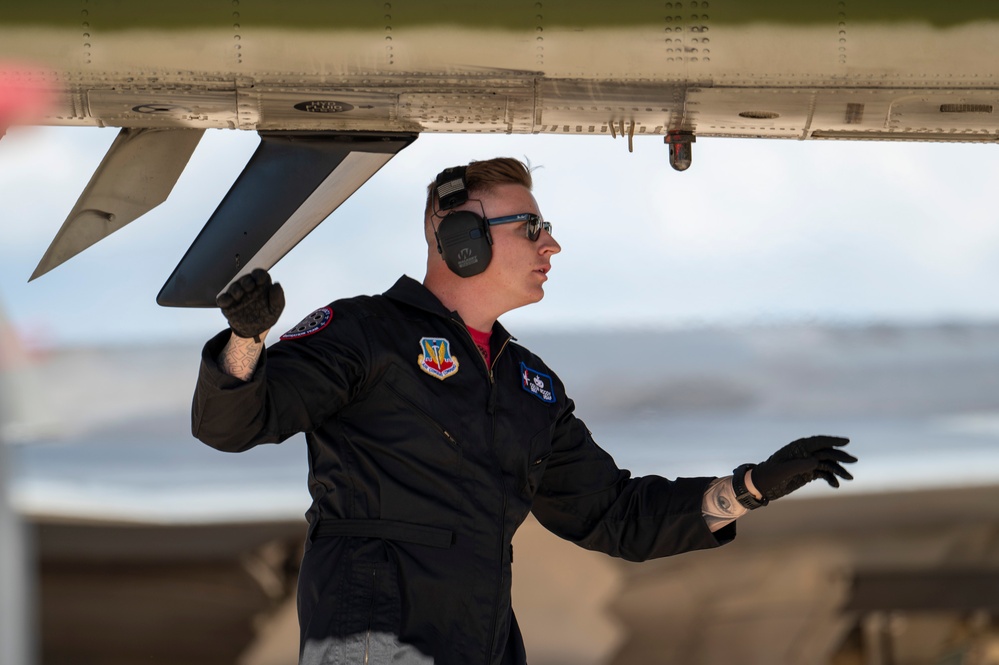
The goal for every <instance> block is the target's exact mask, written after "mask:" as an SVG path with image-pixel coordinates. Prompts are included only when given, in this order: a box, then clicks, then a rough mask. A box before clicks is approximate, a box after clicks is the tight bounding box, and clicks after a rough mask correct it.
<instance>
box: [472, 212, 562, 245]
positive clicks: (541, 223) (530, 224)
mask: <svg viewBox="0 0 999 665" xmlns="http://www.w3.org/2000/svg"><path fill="white" fill-rule="evenodd" d="M486 221H488V222H489V225H490V226H492V225H494V224H512V223H513V222H527V227H526V229H527V239H528V240H530V241H531V242H534V241H535V240H537V239H538V238H540V237H541V229H544V230H545V231H548V233H549V235H551V232H552V223H551V222H546V221H545V220H543V219H541V217H540V216H538V215H535V214H534V213H533V212H522V213H520V214H517V215H507V216H506V217H495V218H493V219H489V220H486Z"/></svg>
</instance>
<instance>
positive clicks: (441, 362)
mask: <svg viewBox="0 0 999 665" xmlns="http://www.w3.org/2000/svg"><path fill="white" fill-rule="evenodd" d="M420 351H422V352H423V353H421V354H420V355H419V357H417V359H416V362H417V363H418V364H419V365H420V369H422V370H423V371H424V372H426V373H427V374H429V375H430V376H432V377H435V378H438V379H440V380H441V381H443V380H444V379H446V378H447V377H449V376H451V375H453V374H456V373H457V372H458V359H457V358H455V357H454V356H452V355H451V342H449V341H448V340H446V339H444V338H443V337H424V338H423V339H421V340H420Z"/></svg>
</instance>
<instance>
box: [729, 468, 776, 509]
mask: <svg viewBox="0 0 999 665" xmlns="http://www.w3.org/2000/svg"><path fill="white" fill-rule="evenodd" d="M755 467H756V465H755V464H743V465H741V466H738V467H736V468H735V470H734V471H732V489H733V490H734V491H735V499H736V501H738V502H739V503H741V504H742V505H743V506H745V507H746V508H749V509H750V510H756V509H757V508H759V507H760V506H765V505H767V504H768V503H770V501H769V500H768V499H767V498H766V497H763V498H762V499H757V498H756V497H755V496H753V493H752V492H750V491H749V488H748V487H746V472H747V471H749V470H750V469H753V468H755Z"/></svg>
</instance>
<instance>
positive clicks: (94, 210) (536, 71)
mask: <svg viewBox="0 0 999 665" xmlns="http://www.w3.org/2000/svg"><path fill="white" fill-rule="evenodd" d="M88 4H89V6H88ZM244 4H245V3H244ZM847 4H848V3H844V2H839V3H833V5H835V6H833V5H830V6H828V7H826V6H824V5H815V4H814V3H788V2H784V1H778V0H740V1H736V0H717V1H715V0H712V2H710V3H704V2H700V1H699V0H695V1H694V2H690V3H685V2H667V3H662V2H658V1H654V0H621V1H620V2H617V3H615V5H614V8H613V11H610V12H609V11H607V7H606V3H603V2H595V1H593V0H579V1H577V2H572V3H567V2H557V1H556V2H532V3H525V4H523V5H518V4H516V3H513V4H511V3H502V4H498V5H491V4H489V3H464V4H460V3H459V4H457V5H453V6H452V5H450V4H448V3H432V2H422V3H421V2H417V3H404V4H402V5H399V4H394V3H382V2H356V3H316V2H313V1H312V0H284V1H283V2H280V3H278V2H274V1H269V0H261V1H260V2H256V3H251V5H252V6H241V3H240V2H239V1H238V0H233V2H232V3H227V4H226V7H225V8H224V9H220V8H219V7H217V6H214V5H212V4H211V3H198V2H194V1H193V0H183V1H181V2H179V4H178V3H177V2H174V3H166V4H164V3H154V2H150V1H149V0H136V1H135V2H128V3H126V2H107V3H105V2H92V3H86V2H84V3H83V5H82V6H77V5H76V4H74V3H70V2H55V1H54V0H39V1H38V2H32V3H16V2H7V3H2V4H0V136H2V133H3V130H4V125H5V124H9V122H13V120H8V119H9V118H13V119H14V120H16V121H18V122H21V123H27V124H47V125H68V126H86V127H122V128H125V129H124V130H123V131H122V134H121V136H120V137H119V140H118V141H116V142H115V145H114V146H112V149H111V151H110V152H109V153H108V156H107V158H106V159H105V162H104V163H102V164H101V167H100V168H99V169H98V172H97V173H96V174H95V176H94V179H93V180H92V181H91V183H90V185H89V186H88V188H87V190H86V191H85V192H84V195H83V196H82V197H81V198H80V200H79V202H78V203H77V205H76V206H75V207H74V208H73V210H72V212H71V213H70V215H69V217H68V218H67V220H66V223H65V224H64V226H63V229H62V230H61V231H60V232H59V235H58V237H57V238H56V240H55V242H54V243H53V245H52V247H51V248H50V249H49V251H48V252H47V253H46V254H45V257H44V258H43V259H42V261H41V263H40V264H39V266H38V270H36V271H35V275H34V276H38V275H40V274H42V273H44V272H45V271H47V270H50V269H51V268H52V267H54V266H55V265H58V264H59V263H60V262H62V261H64V260H66V259H67V258H68V257H70V256H72V255H73V254H75V253H76V252H78V251H80V250H82V249H83V248H85V247H86V246H88V245H89V244H91V243H93V242H95V241H96V240H98V239H100V238H102V237H105V236H106V235H107V234H109V233H111V232H113V231H115V230H117V229H119V228H121V227H122V226H123V225H125V224H127V223H129V222H130V221H131V220H132V219H135V217H136V216H138V215H141V214H142V213H143V212H144V211H146V210H148V209H150V208H151V207H153V206H155V205H157V204H158V203H159V202H160V201H161V200H162V199H163V198H164V197H165V196H166V195H167V194H168V193H169V191H170V189H171V188H172V186H173V184H174V183H175V182H176V179H177V175H178V171H179V169H182V168H183V164H184V163H185V162H186V160H187V158H188V157H189V156H190V151H191V150H193V146H194V145H195V144H196V143H197V140H196V137H197V136H198V132H200V131H203V130H205V129H232V130H243V131H258V132H263V133H264V134H263V137H264V140H263V143H262V145H261V149H260V151H259V152H258V154H257V155H256V156H255V157H254V160H253V162H252V163H251V165H250V166H249V167H248V170H247V171H246V172H245V173H244V175H243V176H242V177H241V178H240V179H239V182H238V183H237V186H236V187H235V188H234V189H233V190H232V192H230V194H229V196H227V197H226V200H225V202H224V203H223V204H222V205H221V206H220V207H219V209H218V210H217V211H216V213H215V215H214V216H213V217H212V219H211V221H210V222H209V224H208V225H207V226H206V227H205V230H204V231H203V232H202V234H201V236H199V237H198V239H197V240H196V241H195V244H194V245H193V246H192V247H191V250H190V252H188V255H187V256H186V257H185V259H184V261H183V262H182V264H181V265H180V266H179V267H178V269H177V271H176V272H175V273H174V275H173V276H172V277H171V278H170V281H169V282H168V283H167V284H166V286H165V287H164V289H163V291H162V292H161V293H160V296H159V301H160V303H161V304H169V305H182V306H196V305H206V304H209V303H210V302H211V300H212V295H213V291H215V290H216V289H221V288H224V287H225V285H226V284H227V283H228V281H229V280H231V279H232V278H234V277H236V276H238V275H239V274H240V273H241V272H242V271H244V270H245V269H247V268H248V267H251V266H253V267H255V266H257V265H260V266H268V265H270V264H271V263H272V262H274V261H276V260H277V259H278V258H280V256H281V255H282V253H283V252H285V251H287V250H288V249H289V248H290V247H291V246H293V245H294V244H295V243H296V242H298V241H299V240H300V239H301V238H302V237H303V236H304V235H305V234H306V233H308V230H309V229H310V228H312V227H314V226H315V224H317V223H318V222H319V221H321V220H322V218H323V216H324V215H325V214H329V212H330V211H332V210H334V209H335V208H336V206H337V205H338V204H339V203H340V202H341V201H342V200H343V199H344V198H346V196H349V195H350V192H351V191H353V190H354V189H356V188H357V187H358V186H360V184H361V183H363V182H364V180H365V179H366V178H367V177H370V176H371V174H373V173H374V172H375V171H377V169H378V167H379V166H380V165H381V164H384V160H386V159H387V158H388V156H389V155H391V154H392V153H394V152H397V151H398V150H399V149H401V148H402V147H403V146H404V145H406V144H408V143H409V142H411V141H412V139H413V138H414V137H415V136H416V134H417V133H419V132H436V133H470V134H471V133H506V134H557V135H566V136H569V135H571V136H576V137H582V136H587V137H591V140H598V139H597V137H606V138H613V139H624V141H623V142H624V143H626V144H627V147H628V149H629V150H630V149H632V148H633V144H634V142H635V141H636V140H647V139H649V138H653V137H655V138H658V139H659V140H660V141H662V142H664V143H665V144H666V146H667V151H666V152H667V153H668V159H669V161H670V164H671V165H672V166H673V167H674V168H675V169H677V170H681V171H682V170H684V169H686V168H687V167H688V166H690V163H691V150H692V148H691V144H692V143H693V142H694V140H695V138H696V137H719V138H721V137H728V138H735V137H740V138H770V139H790V140H801V141H804V140H822V139H825V140H830V139H849V140H873V141H961V142H974V143H996V142H999V111H997V109H999V88H997V86H996V79H997V77H999V70H997V68H996V65H995V63H996V62H999V39H997V35H999V4H996V3H986V2H973V3H961V4H957V5H953V6H951V5H946V6H945V5H943V4H940V5H931V4H927V3H921V4H920V3H915V4H914V3H901V2H898V1H897V0H868V1H867V2H864V3H859V4H858V3H853V4H851V5H850V6H849V8H848V7H847ZM445 5H447V6H445ZM46 100H47V102H48V107H47V108H45V109H44V110H42V109H40V108H39V107H40V105H41V103H42V102H43V101H46ZM14 102H17V105H20V106H21V107H31V108H32V109H33V111H32V113H33V115H32V117H31V118H30V119H27V120H26V119H25V117H24V113H26V111H25V110H24V108H22V109H21V110H20V111H19V112H17V113H15V111H14V110H12V106H14V105H15V104H14ZM18 113H19V114H20V115H18ZM301 131H311V132H321V133H326V134H318V133H317V134H315V135H314V136H312V137H310V138H306V135H304V134H303V135H297V136H293V135H292V134H290V133H288V134H285V135H284V136H287V137H291V138H287V139H284V138H281V139H279V138H278V136H279V135H278V134H277V132H301ZM271 132H275V133H274V134H271ZM370 133H375V134H370ZM322 135H325V136H328V137H331V138H329V139H323V138H320V136H322ZM374 136H380V137H381V138H373V137H374ZM348 137H352V138H348ZM346 143H351V144H352V149H351V150H350V151H349V154H348V151H346V148H345V144H346ZM320 145H324V146H325V147H323V148H319V146H320ZM375 146H379V147H378V148H377V149H375ZM292 154H294V155H297V156H295V157H293V156H291V155H292ZM300 158H301V160H302V161H301V162H300V161H299V159H300ZM299 164H302V165H308V167H307V168H306V167H304V166H303V168H302V169H300V170H298V171H297V172H296V173H297V174H298V175H295V176H292V175H290V173H291V172H290V171H287V169H288V167H289V166H290V165H299ZM309 168H315V169H316V172H315V173H314V174H312V173H311V172H310V173H309V176H308V177H302V175H303V174H304V173H305V172H306V171H309ZM747 168H752V165H747ZM306 183H308V184H306ZM279 184H280V185H281V186H282V187H290V190H291V191H289V192H286V191H283V190H282V189H281V188H279V187H278V185H279ZM310 188H311V189H310ZM306 190H308V191H306ZM291 192H294V194H292V193H291ZM247 215H248V216H247ZM278 217H284V219H278ZM285 222H287V223H285ZM232 233H234V234H235V235H229V234H232ZM244 233H245V234H246V235H243V234H244ZM268 234H270V235H268ZM199 280H204V283H203V284H201V285H200V286H198V287H194V286H193V283H194V282H195V281H199Z"/></svg>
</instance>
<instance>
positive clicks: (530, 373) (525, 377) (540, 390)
mask: <svg viewBox="0 0 999 665" xmlns="http://www.w3.org/2000/svg"><path fill="white" fill-rule="evenodd" d="M520 387H521V388H523V389H524V390H526V391H527V392H529V393H531V394H532V395H534V396H535V397H537V398H538V399H540V400H541V401H542V402H546V403H548V404H553V403H554V402H555V386H554V384H553V383H552V377H550V376H548V375H547V374H544V373H543V372H539V371H538V370H536V369H531V368H530V367H528V366H527V365H525V364H524V363H520Z"/></svg>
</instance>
